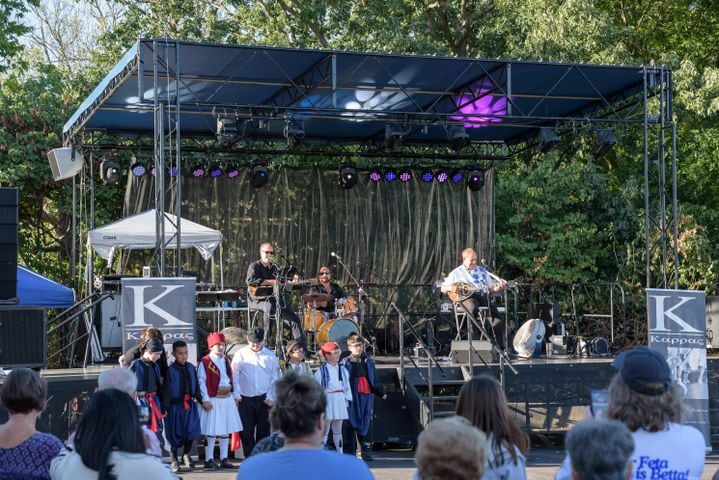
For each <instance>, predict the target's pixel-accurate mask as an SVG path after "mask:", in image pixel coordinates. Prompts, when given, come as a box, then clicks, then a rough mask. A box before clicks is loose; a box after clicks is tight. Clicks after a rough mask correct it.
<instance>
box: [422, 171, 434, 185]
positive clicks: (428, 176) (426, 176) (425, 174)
mask: <svg viewBox="0 0 719 480" xmlns="http://www.w3.org/2000/svg"><path fill="white" fill-rule="evenodd" d="M421 178H422V181H423V182H425V183H431V182H432V180H434V172H432V170H430V169H427V170H424V171H422V177H421Z"/></svg>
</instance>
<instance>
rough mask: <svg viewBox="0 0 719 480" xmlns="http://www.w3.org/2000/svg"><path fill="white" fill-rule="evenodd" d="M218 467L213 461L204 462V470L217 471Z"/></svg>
mask: <svg viewBox="0 0 719 480" xmlns="http://www.w3.org/2000/svg"><path fill="white" fill-rule="evenodd" d="M219 469H220V466H219V465H217V464H216V463H215V461H214V460H205V470H219Z"/></svg>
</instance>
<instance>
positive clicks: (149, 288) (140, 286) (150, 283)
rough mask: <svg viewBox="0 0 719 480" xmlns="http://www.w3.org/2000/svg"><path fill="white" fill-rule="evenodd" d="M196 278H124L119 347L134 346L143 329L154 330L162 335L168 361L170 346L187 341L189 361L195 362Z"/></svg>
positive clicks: (170, 351) (125, 348)
mask: <svg viewBox="0 0 719 480" xmlns="http://www.w3.org/2000/svg"><path fill="white" fill-rule="evenodd" d="M195 284H196V279H195V278H189V277H178V278H175V277H173V278H123V279H122V312H123V319H124V322H123V331H122V343H123V345H122V347H123V350H124V351H127V349H128V348H130V347H132V346H133V345H136V344H137V342H138V341H139V340H140V335H141V334H142V330H144V329H145V328H146V327H155V328H157V329H159V330H160V331H161V332H162V335H163V343H164V344H165V350H166V352H167V356H168V358H170V357H171V354H172V343H173V342H175V341H177V340H184V341H185V342H187V350H188V353H189V359H190V361H191V362H192V363H196V361H197V329H196V328H195V327H196V318H195Z"/></svg>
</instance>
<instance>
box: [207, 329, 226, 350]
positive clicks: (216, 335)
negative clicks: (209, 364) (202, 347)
mask: <svg viewBox="0 0 719 480" xmlns="http://www.w3.org/2000/svg"><path fill="white" fill-rule="evenodd" d="M220 342H222V343H225V334H224V333H220V332H212V333H211V334H209V335H208V336H207V348H212V346H213V345H217V344H218V343H220Z"/></svg>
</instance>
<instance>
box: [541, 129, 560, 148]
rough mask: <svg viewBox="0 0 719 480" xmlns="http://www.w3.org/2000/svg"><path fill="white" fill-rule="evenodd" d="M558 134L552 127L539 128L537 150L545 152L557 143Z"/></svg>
mask: <svg viewBox="0 0 719 480" xmlns="http://www.w3.org/2000/svg"><path fill="white" fill-rule="evenodd" d="M559 140H560V138H559V136H558V135H557V134H556V133H555V132H554V129H553V128H547V127H543V128H540V129H539V143H538V144H537V150H539V151H540V152H542V153H547V152H549V151H550V150H552V149H553V148H554V147H555V145H557V144H558V143H559Z"/></svg>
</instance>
